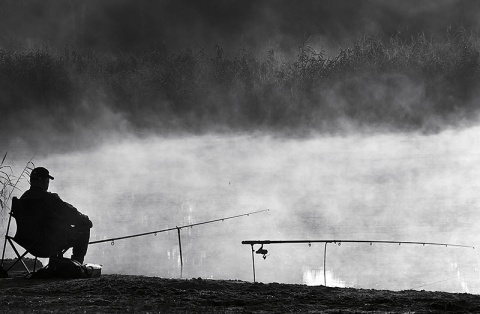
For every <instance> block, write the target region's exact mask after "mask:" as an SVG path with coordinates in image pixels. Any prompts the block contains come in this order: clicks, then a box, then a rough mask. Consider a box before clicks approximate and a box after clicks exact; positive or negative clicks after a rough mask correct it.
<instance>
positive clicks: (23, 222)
mask: <svg viewBox="0 0 480 314" xmlns="http://www.w3.org/2000/svg"><path fill="white" fill-rule="evenodd" d="M47 216H48V208H47V207H46V206H45V203H44V202H43V200H42V199H35V198H32V199H18V198H16V197H13V198H12V208H11V211H10V217H9V219H8V225H7V232H6V234H5V243H4V247H3V254H2V264H1V265H2V266H3V261H4V257H5V246H6V244H7V242H8V243H9V244H10V246H11V247H12V249H13V251H14V252H15V254H16V255H17V259H16V260H15V261H14V263H13V264H12V265H10V267H9V268H8V269H6V271H7V272H8V271H9V270H10V269H11V268H12V267H13V266H15V265H16V264H17V263H18V262H21V263H22V264H23V266H24V268H25V270H26V271H27V272H28V273H29V274H30V270H29V269H28V267H27V265H26V264H25V262H24V261H23V258H24V257H25V256H26V255H27V254H31V255H33V256H34V257H35V263H34V266H33V271H34V272H35V268H36V264H37V258H38V257H40V258H50V257H62V256H63V254H64V253H65V252H66V251H67V250H68V249H69V247H70V246H68V244H67V240H66V238H65V237H63V236H62V233H61V230H60V229H59V228H55V227H54V226H52V225H51V224H49V223H48V222H47V219H46V217H47ZM12 217H13V218H15V221H16V225H17V231H16V233H15V236H13V237H12V236H10V235H9V232H10V224H11V220H12ZM15 243H16V244H18V245H19V246H21V247H23V248H24V249H25V251H24V252H23V253H22V254H20V253H19V251H18V249H17V247H16V246H15Z"/></svg>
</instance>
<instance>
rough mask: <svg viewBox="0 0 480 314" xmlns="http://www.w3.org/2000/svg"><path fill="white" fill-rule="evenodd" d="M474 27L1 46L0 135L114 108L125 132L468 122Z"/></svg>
mask: <svg viewBox="0 0 480 314" xmlns="http://www.w3.org/2000/svg"><path fill="white" fill-rule="evenodd" d="M479 38H480V37H478V36H477V35H476V34H472V33H467V32H466V31H465V30H463V29H460V30H459V31H457V32H456V33H451V32H448V33H447V34H446V35H444V36H441V37H435V36H427V35H425V34H419V35H417V36H415V37H410V38H407V39H404V38H401V37H399V36H397V37H393V38H391V39H390V40H388V41H385V40H380V39H376V38H373V37H369V36H365V37H363V38H361V39H360V40H358V41H357V43H356V44H355V45H352V46H351V47H348V48H345V49H343V50H341V51H340V52H339V53H338V54H337V55H336V56H333V57H327V56H325V55H324V53H323V52H322V51H315V50H314V49H313V48H311V47H310V46H309V44H308V42H306V43H304V44H303V45H301V46H300V47H298V53H297V55H296V56H295V57H293V58H287V57H285V56H284V55H282V53H281V52H280V51H276V50H274V49H272V50H269V51H267V52H266V53H265V54H264V55H254V54H252V53H249V52H248V51H246V50H239V51H238V52H237V53H236V54H235V55H232V56H227V55H226V54H225V53H224V51H223V50H222V48H221V47H218V46H217V47H215V49H214V50H213V51H206V50H198V51H193V50H192V49H185V50H184V51H182V52H172V51H170V50H169V49H168V48H167V47H165V46H164V45H160V46H155V47H151V48H149V49H142V50H135V51H130V52H118V53H116V54H115V53H102V52H95V51H93V50H77V49H75V48H74V47H66V48H64V49H50V48H46V47H45V48H43V49H38V50H27V51H19V50H0V104H1V112H2V118H3V119H2V120H3V121H8V122H6V123H3V124H2V127H1V128H3V130H2V129H0V131H1V132H0V134H2V140H3V139H5V138H3V137H4V135H3V134H6V133H7V132H8V131H10V132H11V131H12V130H15V129H16V127H17V126H18V125H22V124H23V125H30V126H35V127H39V126H41V125H42V124H46V125H49V130H53V131H58V132H61V133H63V134H70V133H73V132H76V131H77V128H78V127H80V128H85V127H87V128H88V127H89V126H92V125H97V126H98V125H100V126H101V127H105V128H110V127H111V128H116V127H118V125H116V124H114V125H108V124H107V123H106V121H108V117H106V116H107V115H112V116H115V117H117V118H118V117H121V119H122V121H124V122H125V124H126V126H127V127H128V128H129V129H130V130H132V129H133V130H135V131H154V132H170V131H186V132H194V133H202V132H208V131H225V130H228V131H255V130H260V131H274V132H281V133H288V134H307V133H311V132H319V133H325V132H328V133H332V132H333V133H336V132H345V131H348V130H351V129H352V128H353V129H354V130H356V131H358V130H359V129H364V130H372V129H377V128H381V129H383V130H385V129H389V130H393V131H422V132H438V131H439V130H442V129H444V128H445V127H448V126H459V125H465V124H468V123H472V122H476V115H477V113H478V108H477V107H478V106H477V99H478V90H479V89H478V87H479V83H480V75H479V74H480V72H479V71H480V63H479V61H480V59H479V47H478V40H479Z"/></svg>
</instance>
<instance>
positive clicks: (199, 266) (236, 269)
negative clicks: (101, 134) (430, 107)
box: [9, 128, 480, 293]
mask: <svg viewBox="0 0 480 314" xmlns="http://www.w3.org/2000/svg"><path fill="white" fill-rule="evenodd" d="M479 135H480V128H470V129H465V130H460V131H446V132H443V133H440V134H437V135H415V134H408V135H405V134H389V135H371V136H365V135H364V136H348V137H340V136H338V137H316V138H309V139H284V138H275V137H270V136H253V135H236V136H197V137H194V136H192V137H175V138H174V137H169V138H159V137H147V138H142V139H139V138H131V139H125V140H117V141H112V142H110V143H108V144H105V145H103V146H101V147H97V148H96V149H92V150H89V151H80V152H75V153H68V154H52V155H49V156H46V157H41V158H35V159H34V163H35V164H36V165H37V166H44V167H47V168H48V169H49V170H50V172H51V174H52V175H53V176H54V177H55V180H54V181H52V182H51V185H50V191H52V192H56V193H58V194H59V195H60V196H61V197H62V198H63V199H64V200H65V201H67V202H70V203H72V204H73V205H75V206H76V207H77V208H78V209H79V210H80V211H81V212H83V213H85V214H87V215H88V216H89V217H90V218H91V220H92V221H93V223H94V228H93V229H92V235H91V240H101V239H107V238H112V237H120V236H126V235H132V234H137V233H143V232H149V231H156V230H162V229H165V228H172V227H176V226H185V225H189V224H194V223H199V222H203V221H209V220H212V219H218V218H223V217H229V216H234V215H239V214H243V213H248V212H253V211H258V210H263V209H270V211H268V212H262V213H258V214H254V215H250V216H245V217H239V218H235V219H230V220H225V221H220V222H216V223H211V224H205V225H201V226H196V227H193V228H184V229H181V243H182V253H183V262H184V266H183V273H181V267H180V252H179V245H178V243H179V242H178V234H177V231H176V230H173V231H170V232H163V233H157V234H156V235H148V236H144V237H138V238H132V239H126V240H118V241H114V242H113V243H111V242H106V243H100V244H95V245H91V246H90V247H89V251H88V254H87V256H86V262H92V263H97V264H103V272H104V273H122V274H141V275H148V276H160V277H180V276H182V277H183V278H197V277H202V278H213V279H239V280H248V281H253V273H252V255H251V247H250V246H249V245H242V244H241V241H243V240H304V239H307V240H321V239H344V240H346V239H349V240H368V241H372V240H391V241H418V242H439V243H452V244H463V245H472V246H476V245H477V244H478V232H477V231H478V230H479V228H478V227H479V218H480V214H479V212H480V211H479V205H480V198H479V193H478V191H479V188H480V179H479V178H480V163H479V159H480V140H479V138H480V136H479ZM22 162H23V164H22ZM22 162H20V161H16V162H15V164H14V168H15V169H16V171H18V169H21V168H22V167H23V166H24V164H25V162H26V161H22ZM22 187H23V188H24V189H25V188H27V187H28V184H26V183H24V184H23V186H22ZM16 193H17V192H16ZM20 194H21V192H18V193H17V195H20ZM112 244H113V245H112ZM259 247H260V246H259V245H256V246H255V247H254V248H255V249H258V248H259ZM479 247H480V246H479ZM264 248H266V249H267V250H268V254H267V256H266V258H265V259H263V258H262V256H261V255H258V254H256V255H255V267H256V280H257V281H260V282H265V283H266V282H284V283H305V284H311V285H323V284H324V283H325V281H324V275H326V280H327V285H329V286H345V287H359V288H375V289H392V290H404V289H423V290H441V291H448V292H469V293H480V277H479V273H478V271H479V269H478V268H479V265H480V263H479V254H478V253H479V250H478V249H475V250H474V249H466V248H454V247H444V246H423V245H398V244H372V245H370V243H341V244H340V245H338V244H328V245H327V260H326V269H325V270H326V271H325V272H324V267H323V266H324V244H321V243H320V244H316V243H312V244H311V245H308V244H306V243H304V244H271V245H266V246H265V247H264ZM9 254H10V255H11V252H9ZM69 255H70V254H69V253H67V256H69Z"/></svg>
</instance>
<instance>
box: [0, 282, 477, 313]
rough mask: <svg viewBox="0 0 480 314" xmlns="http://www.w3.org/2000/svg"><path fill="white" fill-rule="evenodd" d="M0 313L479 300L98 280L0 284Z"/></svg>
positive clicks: (390, 305)
mask: <svg viewBox="0 0 480 314" xmlns="http://www.w3.org/2000/svg"><path fill="white" fill-rule="evenodd" d="M0 290H1V292H2V294H1V295H0V305H1V307H0V313H62V312H65V311H67V312H69V313H443V312H452V313H474V312H478V311H479V309H480V297H479V296H477V295H472V294H466V293H463V294H454V293H445V292H426V291H413V290H409V291H400V292H393V291H386V290H365V289H353V288H330V287H324V286H304V285H289V284H278V283H271V284H262V283H255V284H254V283H248V282H242V281H233V280H231V281H225V280H205V279H201V278H197V279H188V280H185V279H183V280H182V279H164V278H155V277H141V276H122V275H103V276H102V277H101V278H95V279H76V280H53V279H52V280H33V279H31V280H29V279H23V278H14V279H0Z"/></svg>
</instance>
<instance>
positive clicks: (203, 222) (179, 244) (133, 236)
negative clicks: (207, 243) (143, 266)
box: [88, 209, 270, 278]
mask: <svg viewBox="0 0 480 314" xmlns="http://www.w3.org/2000/svg"><path fill="white" fill-rule="evenodd" d="M266 211H270V209H263V210H257V211H254V212H250V213H246V214H240V215H235V216H229V217H223V218H218V219H213V220H208V221H202V222H198V223H194V224H189V225H184V226H176V227H173V228H167V229H161V230H156V231H149V232H144V233H138V234H132V235H127V236H123V237H116V238H109V239H103V240H96V241H91V242H89V243H88V244H98V243H104V242H110V243H111V245H114V244H115V241H116V240H124V239H131V238H136V237H143V236H146V235H150V234H154V235H157V233H161V232H167V231H173V230H177V233H178V247H179V251H180V278H181V277H182V276H183V254H182V239H181V235H180V230H181V229H183V228H189V227H190V228H191V227H195V226H200V225H205V224H210V223H214V222H219V221H225V220H229V219H234V218H239V217H243V216H250V215H255V214H259V213H262V212H266Z"/></svg>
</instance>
